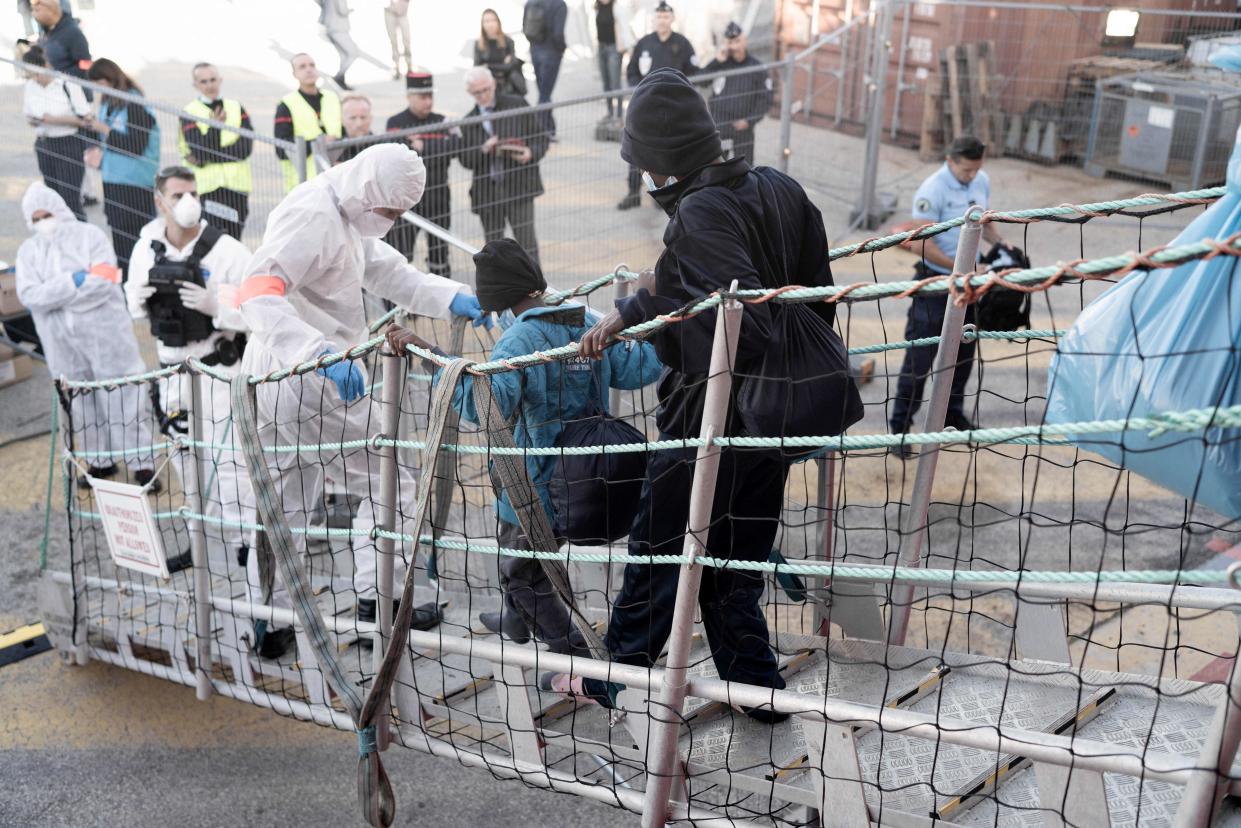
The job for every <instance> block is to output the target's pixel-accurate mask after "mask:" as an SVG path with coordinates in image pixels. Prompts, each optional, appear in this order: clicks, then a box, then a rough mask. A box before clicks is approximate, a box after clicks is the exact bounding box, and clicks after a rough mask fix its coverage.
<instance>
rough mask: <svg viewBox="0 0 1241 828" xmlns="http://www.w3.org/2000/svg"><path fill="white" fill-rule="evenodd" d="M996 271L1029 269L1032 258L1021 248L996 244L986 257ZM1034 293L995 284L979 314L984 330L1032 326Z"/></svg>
mask: <svg viewBox="0 0 1241 828" xmlns="http://www.w3.org/2000/svg"><path fill="white" fill-rule="evenodd" d="M982 263H983V264H985V265H988V266H989V269H990V270H992V271H996V270H1007V269H1009V268H1014V267H1023V268H1027V267H1029V266H1030V259H1029V258H1028V257H1027V256H1026V254H1025V252H1024V251H1023V250H1022V249H1021V248H1020V247H1007V248H1006V247H1002V246H1000V245H998V244H997V245H996V246H995V247H992V248H991V251H990V252H989V253H988V254H987V255H986V256H983V257H982ZM1030 304H1031V303H1030V294H1028V293H1022V292H1021V291H1019V290H1013V289H1012V288H1006V287H1001V286H1000V285H995V286H993V287H991V288H989V289H988V290H987V292H986V293H984V294H983V295H982V298H981V299H979V300H978V310H977V311H975V319H976V320H977V324H978V329H979V330H980V331H1016V330H1020V329H1022V328H1029V327H1030Z"/></svg>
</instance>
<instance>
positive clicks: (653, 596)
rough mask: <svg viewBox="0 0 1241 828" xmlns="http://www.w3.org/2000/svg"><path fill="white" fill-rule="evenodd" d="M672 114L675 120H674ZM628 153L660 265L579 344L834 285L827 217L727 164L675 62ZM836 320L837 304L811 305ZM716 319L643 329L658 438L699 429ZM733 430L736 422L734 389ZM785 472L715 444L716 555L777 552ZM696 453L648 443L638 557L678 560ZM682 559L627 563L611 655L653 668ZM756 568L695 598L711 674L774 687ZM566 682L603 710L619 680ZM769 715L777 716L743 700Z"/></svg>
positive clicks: (589, 350)
mask: <svg viewBox="0 0 1241 828" xmlns="http://www.w3.org/2000/svg"><path fill="white" fill-rule="evenodd" d="M669 113H676V117H669ZM621 157H622V158H624V160H626V161H628V162H629V163H631V164H633V165H634V166H635V167H637V168H638V169H639V170H641V171H642V177H643V179H644V180H645V181H646V186H647V189H648V190H649V191H650V194H651V196H652V197H653V198H654V199H655V200H656V201H657V202H658V203H659V205H660V206H661V207H663V208H664V210H665V211H666V212H667V213H668V216H669V218H670V221H669V223H668V228H667V230H666V231H665V232H664V247H665V249H664V252H663V254H662V255H661V256H660V257H659V261H658V262H657V263H656V265H655V291H654V292H653V293H652V292H651V291H650V290H647V289H640V290H639V291H638V292H637V293H636V294H635V295H634V296H632V297H629V298H628V299H622V300H620V301H618V302H617V305H616V309H615V310H613V311H611V312H610V313H609V314H608V315H607V316H605V317H604V318H603V319H602V320H600V321H599V322H598V323H597V324H596V325H595V326H594V327H593V328H592V329H591V330H590V331H588V332H587V333H586V334H585V335H584V336H583V337H582V353H583V354H584V355H585V356H588V357H593V358H597V357H599V356H600V355H601V354H602V353H603V351H604V349H605V347H606V344H607V343H608V342H609V341H610V340H611V339H612V338H613V337H614V336H615V335H616V334H617V333H618V332H619V331H620V330H622V329H623V328H625V327H627V326H632V325H636V324H639V323H641V322H646V321H648V320H650V319H654V318H655V317H656V316H658V315H659V314H661V313H668V312H671V311H674V310H676V309H678V308H680V307H682V306H684V305H685V304H687V303H688V302H690V301H691V300H693V299H698V298H700V297H703V296H705V295H707V294H709V293H711V292H712V291H716V290H719V289H727V288H728V287H729V286H730V285H731V284H732V282H733V281H734V280H736V282H737V284H738V287H739V288H740V289H741V290H746V289H761V288H774V287H779V286H780V285H785V284H800V285H812V286H822V285H830V284H832V275H831V269H830V266H829V264H828V258H827V236H826V234H825V233H824V230H823V218H822V216H821V215H820V214H819V211H818V209H817V208H816V207H815V206H814V205H813V204H811V203H810V200H809V199H808V198H807V197H806V193H805V191H804V190H803V189H802V188H801V186H800V185H799V184H798V183H797V182H796V181H794V180H793V179H791V178H789V177H788V176H786V175H784V174H783V173H780V172H778V171H776V170H774V169H770V168H768V167H756V168H755V167H751V166H750V165H749V163H748V161H747V160H746V159H744V158H735V159H733V160H731V161H724V160H723V158H722V157H721V147H720V136H719V132H718V130H717V129H716V126H715V123H714V121H713V119H712V118H711V113H710V112H709V111H708V109H707V105H706V102H705V101H703V99H702V97H701V96H700V95H699V94H698V92H697V91H696V90H695V89H694V87H693V86H692V85H691V84H690V82H689V81H688V80H687V79H686V77H685V75H683V74H681V73H680V72H678V71H676V70H674V69H661V70H657V71H655V72H652V73H651V74H649V75H648V76H647V77H646V78H644V79H643V81H642V83H641V84H640V85H639V86H638V88H637V90H636V91H635V92H634V95H633V98H632V100H631V102H630V105H629V113H628V115H627V116H626V119H625V131H624V134H623V136H622V138H621ZM808 307H810V308H811V309H812V310H814V312H815V313H818V314H819V315H820V316H822V317H823V318H824V320H825V321H826V322H827V323H828V324H829V325H830V324H831V322H832V320H833V318H834V310H833V306H831V305H827V304H823V303H816V304H815V305H810V306H808ZM773 313H774V311H773V310H772V309H771V306H770V305H769V304H767V303H764V304H748V305H746V306H745V312H744V313H743V315H742V317H741V335H740V337H739V342H738V345H737V363H736V373H737V374H738V375H741V374H746V373H754V372H755V370H756V368H757V366H758V364H759V363H760V362H761V359H762V356H763V354H764V352H765V351H766V349H767V347H768V345H769V343H770V342H771V340H772V335H773V332H774V329H775V327H776V325H775V324H774V320H773ZM715 318H716V316H715V314H714V313H703V314H699V315H697V316H694V317H692V318H689V319H686V320H684V321H682V322H679V323H677V324H675V325H669V326H667V327H665V328H663V329H661V330H660V331H659V332H658V333H656V334H654V335H653V337H652V342H653V343H654V345H655V351H656V353H657V354H658V355H659V358H660V361H661V362H662V363H663V364H664V366H665V368H664V373H663V376H662V377H661V379H660V382H659V392H658V394H659V411H658V413H657V415H656V423H657V424H658V426H659V430H660V432H661V435H660V439H671V438H680V437H697V436H698V433H699V428H700V426H701V421H702V407H703V400H704V396H705V394H704V391H705V387H706V380H707V373H708V367H709V363H710V359H711V343H712V338H713V337H714V334H715ZM726 432H727V434H729V435H736V434H738V433H740V429H739V417H738V411H737V408H736V403H735V400H734V401H733V402H731V403H730V411H729V413H728V422H727V426H726ZM786 473H787V464H786V461H785V458H784V457H783V456H782V455H781V453H780V452H779V451H778V450H769V449H768V450H747V449H735V450H733V449H728V450H725V451H723V452H722V453H721V461H720V469H719V478H718V483H717V485H716V493H715V505H714V510H713V515H712V523H711V527H712V528H711V531H710V534H709V537H708V539H707V547H708V551H709V554H710V555H712V556H716V557H720V558H733V559H736V560H750V561H765V560H767V558H768V554H769V553H770V552H771V549H772V543H773V542H774V540H775V535H776V531H777V529H778V528H779V525H780V513H781V507H782V503H783V496H784V483H785V476H786ZM693 474H694V451H693V450H673V451H657V452H652V453H651V455H650V460H649V462H648V464H647V476H646V482H645V484H644V488H643V493H642V507H641V509H640V511H639V513H638V517H637V519H636V520H635V521H634V525H633V528H632V530H631V532H630V535H629V553H630V554H631V555H668V554H672V555H679V554H681V552H682V546H683V544H684V539H685V527H686V522H687V521H688V518H689V499H690V488H691V483H692V480H693ZM679 571H680V568H679V567H678V566H675V565H658V566H650V565H646V564H630V565H629V566H627V567H626V568H625V578H624V583H623V585H622V587H621V590H620V593H619V594H618V595H617V597H616V601H615V603H614V604H613V607H612V617H611V622H610V623H609V625H608V632H607V637H606V639H605V643H606V644H607V647H608V650H609V653H610V654H611V657H612V659H613V660H614V661H618V662H621V663H624V664H633V665H638V666H643V667H649V666H652V665H654V663H655V661H656V659H658V658H659V657H660V653H661V652H662V650H663V648H664V644H665V643H666V642H667V640H668V635H669V634H670V632H671V627H672V608H673V605H674V603H675V599H676V591H677V580H678V577H679ZM762 594H763V575H762V574H761V573H758V572H745V571H740V570H735V569H720V568H707V569H705V570H704V571H703V577H702V587H701V591H700V593H699V599H698V600H699V605H700V607H701V609H702V619H703V623H704V625H705V626H706V632H707V638H708V641H709V643H710V645H711V654H712V657H713V658H714V660H715V664H716V667H717V668H718V670H719V675H720V678H723V679H728V680H732V681H739V682H746V683H749V684H755V685H759V686H763V687H772V688H777V689H778V688H782V687H784V680H783V679H782V678H781V676H780V673H779V672H778V670H777V663H776V658H775V655H774V654H773V653H772V650H771V644H770V642H769V640H768V631H767V620H766V618H765V617H764V615H763V609H762V607H761V606H760V603H759V602H760V600H761V598H762ZM542 683H543V684H544V685H545V686H547V687H549V688H550V689H554V690H556V691H559V692H564V693H570V694H574V695H578V696H584V697H586V698H588V699H590V700H593V701H596V702H598V703H600V704H603V705H605V706H611V705H612V704H614V701H615V694H616V692H617V690H618V687H617V686H616V685H615V684H609V683H607V682H601V681H594V680H591V679H583V678H581V677H577V676H569V675H564V674H560V675H548V676H545V677H544V679H543V682H542ZM745 712H746V713H747V714H749V715H750V716H752V717H754V718H756V719H760V720H763V721H777V720H780V719H782V718H784V716H783V714H774V713H772V711H770V710H769V709H760V708H755V709H747V710H746V711H745Z"/></svg>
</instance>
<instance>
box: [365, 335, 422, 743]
mask: <svg viewBox="0 0 1241 828" xmlns="http://www.w3.org/2000/svg"><path fill="white" fill-rule="evenodd" d="M379 359H380V361H381V362H382V363H383V393H382V397H381V400H380V412H379V416H380V423H381V425H380V428H381V430H382V431H383V434H384V435H385V436H387V437H389V438H394V437H395V436H396V435H397V434H399V433H400V418H401V392H402V391H403V390H404V387H405V372H406V368H405V364H406V363H405V359H404V358H403V357H400V356H392V355H389V354H388V353H387V352H386V351H380V354H379ZM396 497H397V468H396V447H395V446H384V447H383V448H381V449H380V450H379V502H378V503H377V504H375V505H376V515H375V517H376V520H375V525H376V527H378V528H379V529H382V530H383V531H384V532H389V533H391V532H394V531H396ZM395 546H396V542H395V541H394V540H393V539H392V538H391V537H383V536H377V537H376V538H375V554H376V555H377V556H378V558H377V560H376V564H375V592H376V599H377V600H376V602H375V603H376V606H377V608H378V612H377V613H376V615H375V618H376V620H377V621H378V622H379V624H378V627H377V628H376V633H377V636H378V638H379V640H378V641H377V642H376V646H375V647H374V658H375V672H376V673H378V672H379V668H380V665H382V664H383V660H384V653H386V652H387V650H388V646H389V642H390V640H391V638H392V599H393V598H394V597H395V595H394V586H393V578H392V570H393V556H394V551H395ZM405 600H407V601H412V600H414V596H413V595H407V596H405ZM388 719H389V716H388V715H387V712H386V710H385V712H382V713H380V716H379V727H378V728H377V730H378V739H379V749H380V750H385V749H387V747H388V738H389V735H388Z"/></svg>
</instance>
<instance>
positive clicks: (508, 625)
mask: <svg viewBox="0 0 1241 828" xmlns="http://www.w3.org/2000/svg"><path fill="white" fill-rule="evenodd" d="M478 620H479V622H481V623H482V625H483V626H484V627H486V628H487V629H489V630H491V631H492V632H493V633H495V634H496V635H501V636H504V637H505V638H507V639H509V640H510V641H512V642H513V643H514V644H526V643H528V642H529V641H530V628H529V627H527V626H526V622H525V621H523V620H522V619H521V617H520V616H519V615H518V614H517V613H515V612H512V611H511V610H506V611H503V612H481V613H479V614H478Z"/></svg>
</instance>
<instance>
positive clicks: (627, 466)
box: [547, 409, 646, 545]
mask: <svg viewBox="0 0 1241 828" xmlns="http://www.w3.org/2000/svg"><path fill="white" fill-rule="evenodd" d="M645 442H646V435H644V434H643V433H642V432H640V431H638V430H637V429H636V428H634V427H633V426H632V425H630V424H629V423H627V422H625V421H624V420H617V419H614V418H613V417H609V416H608V415H606V414H602V413H598V410H597V409H596V411H595V412H594V413H592V414H590V415H588V416H587V417H585V418H583V419H581V420H573V421H572V422H569V423H567V424H565V427H564V430H563V431H561V432H560V437H559V438H557V440H556V445H557V446H559V447H561V448H575V447H578V446H615V445H623V444H625V443H645ZM645 477H646V452H641V451H627V452H616V453H606V452H605V453H603V454H581V455H576V454H562V455H560V457H559V458H557V460H556V469H555V471H554V472H553V474H552V479H551V481H550V482H549V483H548V485H547V489H548V494H549V495H550V496H551V500H552V511H553V513H554V515H553V518H554V520H553V523H554V526H555V529H556V536H557V537H561V538H568V539H569V541H570V542H571V543H575V544H580V545H599V544H604V543H610V542H612V541H615V540H619V539H620V538H623V537H624V536H625V535H627V534H629V529H630V527H632V526H633V521H634V518H635V517H637V515H638V506H639V505H640V502H641V499H642V481H643V480H644V479H645Z"/></svg>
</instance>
